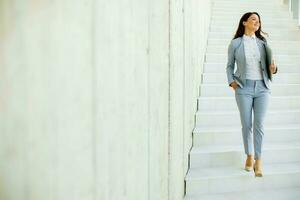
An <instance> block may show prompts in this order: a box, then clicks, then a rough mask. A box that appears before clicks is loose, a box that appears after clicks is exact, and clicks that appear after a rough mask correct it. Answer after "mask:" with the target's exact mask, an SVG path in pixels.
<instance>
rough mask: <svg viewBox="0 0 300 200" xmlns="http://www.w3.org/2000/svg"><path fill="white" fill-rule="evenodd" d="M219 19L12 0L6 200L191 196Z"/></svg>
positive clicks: (2, 27)
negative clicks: (211, 39) (197, 122)
mask: <svg viewBox="0 0 300 200" xmlns="http://www.w3.org/2000/svg"><path fill="white" fill-rule="evenodd" d="M183 11H184V12H183ZM209 16H210V1H209V0H204V1H196V0H191V1H184V0H181V1H175V0H170V1H167V0H165V1H161V0H152V1H140V0H127V1H109V2H107V1H97V0H93V1H92V0H27V1H26V0H25V1H17V0H1V1H0V137H1V139H0V199H1V200H41V199H42V200H66V199H72V200H77V199H78V200H83V199H84V200H96V199H97V200H111V199H113V200H122V199H124V200H125V199H126V200H127V199H128V200H135V199H138V200H141V199H142V200H146V199H149V200H158V199H161V200H181V199H182V197H183V195H184V176H185V173H186V171H187V169H188V152H189V149H190V148H191V145H192V129H193V127H194V114H195V111H196V102H197V96H198V88H199V84H200V80H201V79H200V77H201V71H202V64H203V56H204V51H205V45H206V37H207V32H208V22H209Z"/></svg>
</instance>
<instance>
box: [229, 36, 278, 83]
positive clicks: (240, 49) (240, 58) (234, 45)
mask: <svg viewBox="0 0 300 200" xmlns="http://www.w3.org/2000/svg"><path fill="white" fill-rule="evenodd" d="M257 45H258V48H259V51H260V67H261V69H262V72H263V79H264V83H265V85H266V87H267V88H270V79H269V77H268V71H267V70H268V69H267V64H266V63H267V62H266V50H265V47H264V45H266V46H267V43H266V42H264V41H263V40H261V39H259V38H257ZM235 62H236V64H237V70H236V71H235V72H234V65H235ZM268 67H269V66H268ZM276 72H277V70H276ZM276 72H275V73H276ZM226 73H227V79H228V84H229V85H230V83H232V82H233V81H236V82H237V84H238V85H239V86H240V87H241V88H243V87H244V85H245V81H246V79H245V76H246V57H245V50H244V42H243V38H242V37H238V38H236V39H234V40H231V42H230V44H229V47H228V61H227V67H226Z"/></svg>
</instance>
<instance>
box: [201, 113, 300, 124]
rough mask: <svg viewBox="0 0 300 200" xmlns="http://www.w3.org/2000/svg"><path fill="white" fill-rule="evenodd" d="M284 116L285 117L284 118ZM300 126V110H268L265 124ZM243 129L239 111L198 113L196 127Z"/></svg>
mask: <svg viewBox="0 0 300 200" xmlns="http://www.w3.org/2000/svg"><path fill="white" fill-rule="evenodd" d="M283 116H284V117H283ZM285 123H287V124H297V123H298V124H300V110H296V109H293V110H268V112H267V114H266V119H265V124H266V125H274V124H275V125H276V124H285ZM210 126H218V127H228V126H229V127H232V126H237V127H241V123H240V114H239V112H238V111H219V112H210V111H208V112H203V111H197V112H196V127H203V128H204V127H210Z"/></svg>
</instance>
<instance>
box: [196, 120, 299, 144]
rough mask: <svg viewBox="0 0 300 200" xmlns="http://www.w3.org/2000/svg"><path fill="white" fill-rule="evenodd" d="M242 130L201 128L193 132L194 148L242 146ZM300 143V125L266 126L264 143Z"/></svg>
mask: <svg viewBox="0 0 300 200" xmlns="http://www.w3.org/2000/svg"><path fill="white" fill-rule="evenodd" d="M241 141H242V132H241V128H240V127H239V128H236V127H227V128H226V127H221V128H219V129H218V128H216V127H213V128H200V127H195V129H194V130H193V147H201V146H207V145H240V144H241ZM295 141H300V125H299V124H294V125H290V124H289V125H281V126H265V135H264V143H266V144H268V143H269V144H279V143H288V144H289V143H292V142H295Z"/></svg>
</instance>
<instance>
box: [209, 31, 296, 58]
mask: <svg viewBox="0 0 300 200" xmlns="http://www.w3.org/2000/svg"><path fill="white" fill-rule="evenodd" d="M225 37H227V36H223V37H221V36H220V38H225ZM279 37H282V36H279ZM297 37H298V36H297ZM227 38H228V37H227ZM273 38H274V37H273ZM294 39H297V40H299V39H300V32H299V39H298V38H296V37H295V38H294ZM294 41H296V40H294ZM228 46H229V43H227V44H226V45H225V44H224V45H220V44H218V45H209V46H207V48H206V53H207V54H224V53H225V54H227V51H228ZM270 46H271V48H272V51H273V53H274V55H277V54H288V55H300V46H298V45H293V46H282V45H281V44H276V43H273V44H270Z"/></svg>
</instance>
